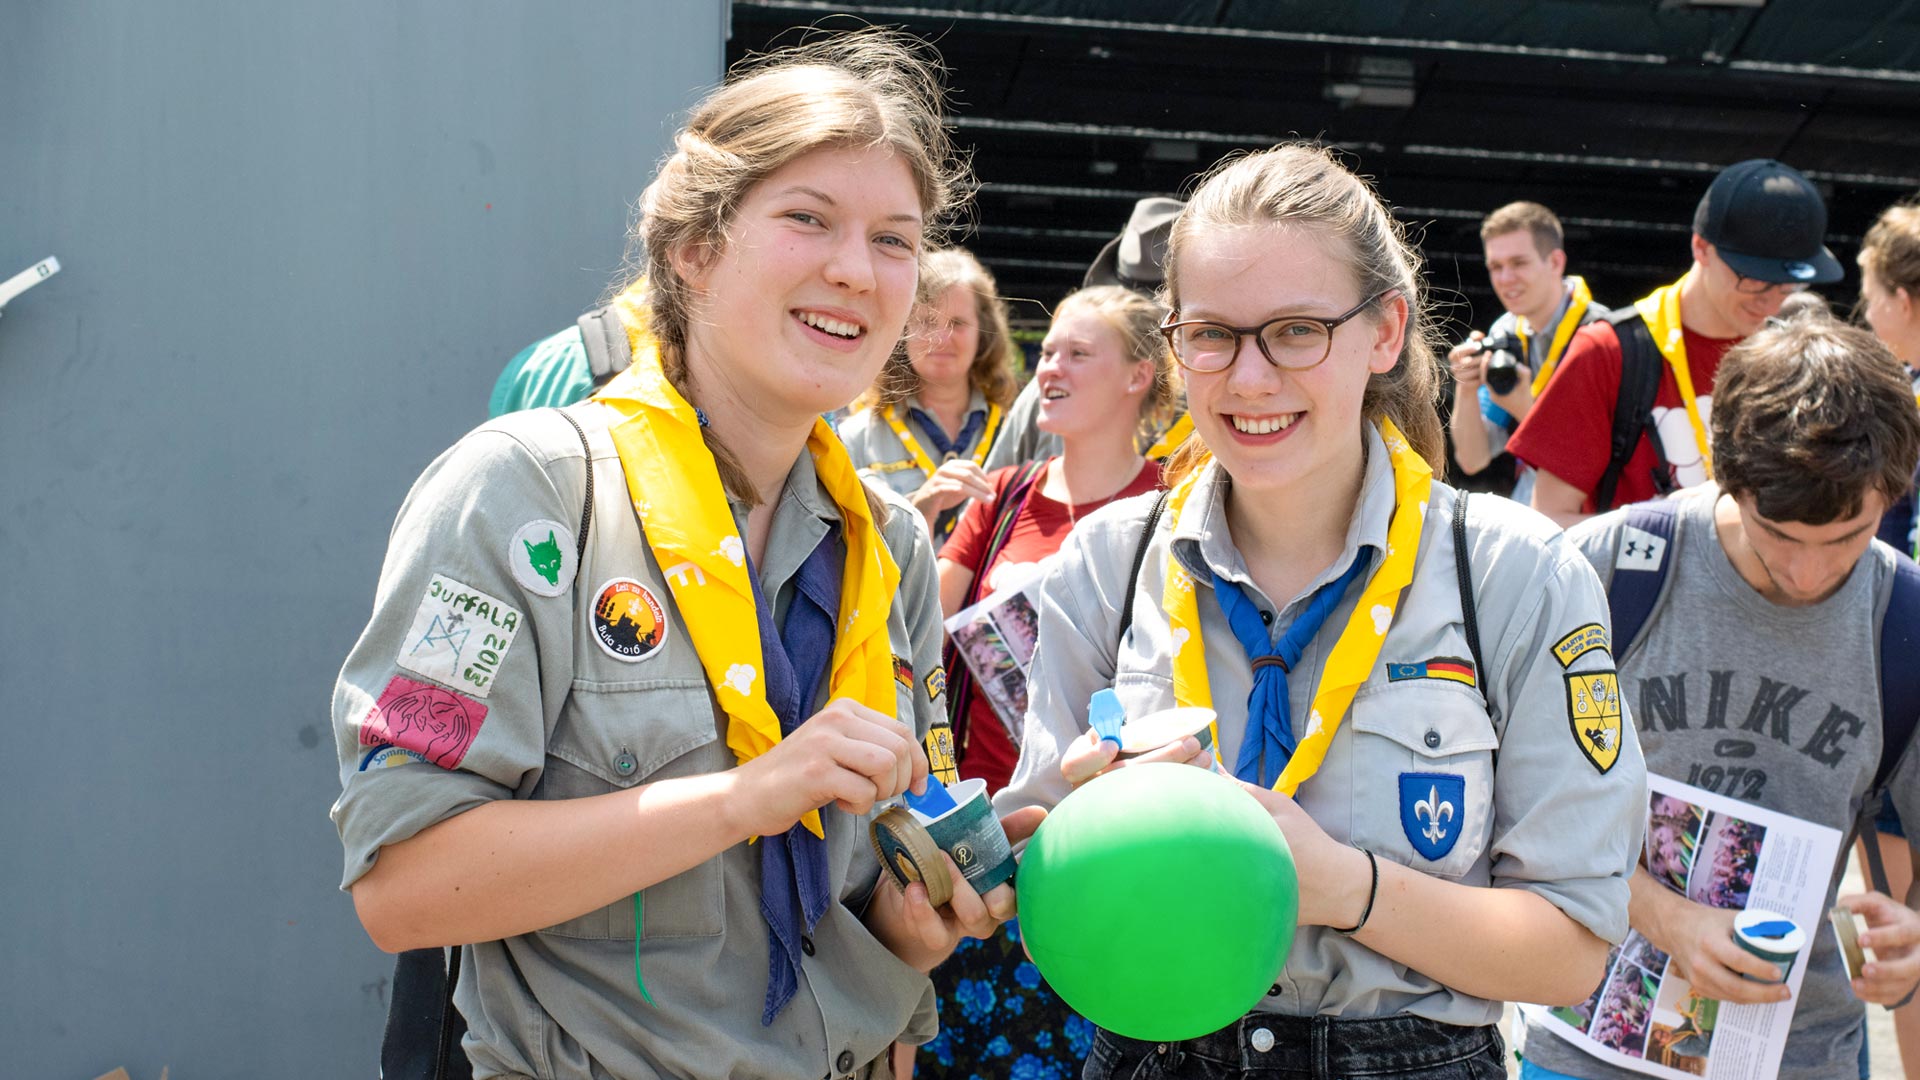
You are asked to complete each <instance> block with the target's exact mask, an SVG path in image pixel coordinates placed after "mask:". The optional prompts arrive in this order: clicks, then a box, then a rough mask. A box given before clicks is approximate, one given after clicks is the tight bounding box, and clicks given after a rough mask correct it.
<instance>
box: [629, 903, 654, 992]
mask: <svg viewBox="0 0 1920 1080" xmlns="http://www.w3.org/2000/svg"><path fill="white" fill-rule="evenodd" d="M641 925H642V924H641V922H640V894H639V893H634V894H633V985H635V986H637V987H639V988H640V1000H642V1001H644V1002H646V1003H647V1004H649V1005H652V1004H653V995H652V994H649V993H647V980H645V979H643V978H641V977H640V927H641ZM655 1008H658V1006H655Z"/></svg>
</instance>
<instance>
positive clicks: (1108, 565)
mask: <svg viewBox="0 0 1920 1080" xmlns="http://www.w3.org/2000/svg"><path fill="white" fill-rule="evenodd" d="M1167 297H1168V300H1169V301H1170V303H1171V306H1172V308H1173V312H1172V314H1171V315H1170V316H1169V317H1168V319H1167V321H1166V323H1165V327H1164V329H1165V333H1166V335H1167V339H1168V341H1169V343H1170V346H1171V348H1172V349H1173V351H1174V356H1175V359H1176V360H1177V361H1178V362H1179V363H1180V365H1181V366H1182V367H1183V368H1184V369H1185V375H1186V384H1187V404H1188V408H1189V409H1190V411H1191V414H1192V417H1193V424H1194V436H1193V438H1192V439H1190V440H1189V441H1188V442H1187V443H1186V445H1185V446H1184V447H1182V449H1181V450H1180V451H1178V452H1176V453H1175V454H1174V455H1173V457H1172V458H1171V459H1170V461H1169V465H1168V477H1167V479H1168V482H1169V483H1170V484H1171V485H1172V492H1171V494H1170V496H1169V498H1168V501H1167V504H1166V507H1165V512H1164V514H1162V515H1160V516H1159V517H1158V519H1157V524H1156V525H1155V526H1154V527H1153V530H1152V532H1151V533H1149V534H1147V535H1145V537H1144V543H1145V545H1146V546H1145V558H1144V561H1143V562H1141V563H1139V571H1138V574H1137V576H1133V574H1132V571H1133V567H1134V565H1135V551H1136V549H1137V548H1138V546H1139V545H1140V544H1141V543H1142V542H1143V536H1142V532H1143V530H1144V529H1146V528H1147V527H1148V522H1149V521H1150V520H1153V518H1152V517H1151V515H1152V509H1151V505H1150V504H1151V502H1152V500H1148V499H1135V500H1128V501H1126V502H1123V503H1120V504H1117V505H1116V506H1115V507H1113V508H1111V509H1109V510H1107V511H1104V512H1102V513H1100V514H1096V515H1094V516H1093V517H1091V518H1088V519H1085V520H1083V521H1081V522H1080V525H1079V527H1078V528H1077V529H1075V531H1074V533H1073V535H1072V536H1070V537H1069V538H1068V540H1067V542H1066V544H1065V546H1064V547H1063V549H1062V552H1061V555H1060V562H1059V564H1058V566H1057V567H1056V568H1055V569H1054V570H1053V572H1052V573H1050V574H1049V576H1048V577H1047V579H1046V583H1045V585H1044V586H1043V588H1042V596H1041V604H1040V643H1041V645H1040V650H1039V651H1038V652H1037V653H1036V654H1035V661H1034V665H1033V668H1032V671H1031V672H1030V684H1029V695H1030V698H1029V711H1028V714H1027V720H1026V725H1025V729H1024V731H1025V735H1024V745H1023V747H1022V753H1021V758H1020V763H1019V766H1018V768H1017V770H1016V771H1015V773H1014V777H1013V780H1012V783H1011V784H1010V785H1009V786H1008V787H1007V788H1006V789H1004V790H1003V791H1002V792H1001V793H1000V795H999V797H998V798H997V799H996V800H995V805H996V807H997V808H1000V809H1002V810H1009V809H1014V808H1021V807H1031V806H1050V805H1052V804H1054V803H1055V802H1057V801H1058V800H1059V799H1061V798H1063V797H1064V796H1065V795H1066V794H1067V792H1068V791H1069V790H1071V788H1072V787H1073V786H1074V785H1075V784H1077V783H1080V782H1083V781H1085V780H1087V779H1090V778H1091V777H1093V776H1094V775H1097V774H1099V773H1100V772H1102V771H1104V770H1105V769H1108V768H1114V767H1120V768H1125V767H1130V765H1131V764H1132V763H1133V762H1146V761H1152V760H1175V761H1189V760H1190V761H1193V762H1194V763H1195V764H1197V765H1200V766H1202V767H1207V768H1212V769H1215V770H1216V771H1220V772H1230V773H1231V774H1232V775H1234V776H1236V777H1237V778H1238V779H1239V780H1240V781H1241V782H1242V783H1243V784H1244V785H1245V787H1246V789H1247V790H1248V791H1249V792H1251V793H1253V794H1254V795H1255V797H1256V798H1258V799H1260V801H1261V802H1262V804H1263V805H1264V806H1266V808H1267V809H1268V810H1269V812H1271V813H1272V815H1273V817H1274V819H1275V821H1276V822H1277V823H1278V824H1279V826H1280V828H1281V830H1282V831H1283V832H1284V833H1285V834H1286V838H1287V841H1288V845H1289V847H1290V848H1291V850H1292V854H1293V859H1294V861H1295V864H1296V866H1297V869H1298V879H1299V890H1300V894H1299V903H1300V908H1299V910H1300V923H1301V925H1300V929H1299V932H1298V934H1297V935H1296V937H1295V938H1294V941H1293V946H1292V951H1291V953H1290V954H1289V956H1288V958H1287V962H1286V966H1285V968H1284V969H1283V971H1282V972H1280V973H1279V975H1278V977H1277V979H1276V981H1275V983H1274V985H1273V987H1272V990H1271V992H1270V993H1269V994H1268V996H1267V997H1266V998H1265V999H1264V1000H1262V1001H1261V1002H1260V1003H1259V1004H1258V1005H1256V1006H1255V1008H1254V1010H1253V1011H1252V1012H1251V1013H1249V1014H1248V1015H1247V1016H1246V1017H1245V1018H1244V1019H1243V1020H1241V1021H1240V1022H1238V1023H1236V1024H1233V1025H1229V1026H1228V1027H1227V1028H1225V1029H1223V1030H1221V1031H1219V1032H1217V1033H1215V1034H1212V1035H1208V1036H1203V1037H1201V1038H1197V1039H1193V1040H1189V1041H1187V1042H1182V1043H1173V1044H1159V1045H1156V1044H1152V1043H1141V1042H1136V1041H1134V1040H1131V1039H1128V1038H1125V1037H1122V1036H1120V1035H1117V1034H1114V1033H1111V1032H1106V1031H1101V1032H1100V1033H1099V1034H1098V1036H1097V1037H1096V1039H1095V1041H1094V1045H1093V1050H1092V1054H1091V1056H1090V1058H1089V1060H1088V1064H1087V1071H1086V1073H1085V1075H1086V1076H1088V1077H1090V1078H1096V1080H1104V1078H1105V1077H1110V1076H1129V1075H1136V1073H1135V1070H1136V1069H1137V1068H1140V1067H1142V1063H1143V1062H1147V1061H1152V1062H1154V1063H1155V1067H1156V1068H1157V1069H1158V1070H1159V1071H1160V1072H1161V1073H1162V1074H1165V1075H1187V1074H1188V1073H1189V1072H1198V1071H1201V1070H1208V1071H1207V1072H1206V1074H1207V1075H1210V1076H1223V1077H1224V1076H1247V1077H1251V1076H1267V1075H1278V1074H1280V1073H1281V1072H1286V1071H1288V1070H1294V1071H1297V1072H1299V1073H1300V1074H1302V1075H1305V1074H1307V1073H1308V1072H1314V1073H1315V1074H1319V1073H1320V1072H1323V1071H1324V1072H1326V1073H1327V1074H1328V1075H1347V1074H1349V1073H1351V1074H1365V1075H1368V1076H1393V1077H1405V1078H1415V1077H1419V1078H1429V1080H1438V1078H1440V1077H1447V1078H1456V1077H1487V1078H1494V1077H1504V1076H1505V1075H1506V1068H1505V1061H1504V1054H1503V1052H1502V1048H1501V1044H1500V1038H1499V1035H1498V1032H1497V1030H1496V1029H1495V1028H1494V1026H1493V1025H1494V1024H1495V1022H1496V1021H1497V1020H1498V1019H1499V1016H1500V1008H1501V1006H1500V1002H1501V1001H1502V1000H1503V999H1514V1000H1523V1001H1549V1002H1561V1001H1565V1002H1577V1001H1579V1000H1582V999H1584V998H1585V997H1586V996H1587V994H1588V993H1589V992H1590V991H1591V990H1592V989H1593V987H1594V985H1595V983H1596V982H1597V981H1598V980H1599V977H1600V975H1601V972H1602V966H1603V964H1604V962H1605V959H1606V955H1607V943H1608V942H1609V941H1615V942H1617V941H1619V940H1621V939H1622V938H1623V937H1624V936H1625V933H1626V914H1627V900H1628V887H1627V879H1628V874H1629V872H1630V871H1631V869H1632V867H1633V865H1634V859H1635V857H1636V856H1637V855H1638V853H1639V850H1640V832H1641V828H1642V822H1643V819H1644V817H1645V812H1646V801H1645V800H1646V792H1645V778H1644V771H1643V767H1642V765H1641V761H1640V757H1639V750H1638V744H1637V743H1636V742H1635V739H1634V735H1633V731H1632V728H1631V727H1630V726H1629V725H1627V724H1626V723H1625V721H1624V712H1623V710H1621V709H1620V708H1619V707H1618V694H1617V692H1616V693H1614V694H1613V695H1612V696H1611V698H1604V699H1603V700H1602V702H1601V704H1602V705H1603V706H1606V711H1605V713H1604V715H1596V717H1595V718H1594V720H1593V721H1592V722H1591V723H1589V724H1588V725H1587V726H1588V727H1589V728H1592V729H1593V730H1594V731H1597V732H1599V734H1598V735H1594V736H1586V737H1583V736H1582V735H1581V734H1580V733H1579V731H1578V730H1575V729H1572V726H1571V725H1570V724H1569V718H1570V715H1571V714H1570V713H1569V712H1568V710H1569V709H1570V708H1571V707H1572V706H1571V705H1570V704H1569V701H1568V693H1567V685H1568V683H1567V676H1568V674H1569V672H1570V671H1571V672H1572V673H1575V674H1583V675H1584V674H1589V673H1590V674H1591V675H1592V676H1593V677H1594V678H1596V679H1598V680H1600V681H1601V682H1607V681H1608V680H1609V679H1610V677H1611V660H1610V658H1609V657H1608V655H1607V653H1606V651H1605V650H1604V649H1595V650H1590V651H1587V652H1585V653H1584V654H1581V655H1578V656H1575V657H1574V658H1573V659H1572V660H1570V661H1568V662H1567V664H1566V665H1563V664H1562V663H1561V661H1560V660H1559V659H1558V658H1556V656H1555V654H1554V652H1553V649H1552V645H1553V644H1554V642H1555V641H1558V640H1563V639H1565V638H1566V637H1567V636H1568V635H1572V634H1576V633H1577V632H1579V631H1581V629H1582V628H1583V627H1591V625H1592V624H1602V625H1604V622H1605V619H1606V601H1605V597H1604V595H1603V594H1602V592H1601V590H1600V586H1599V583H1598V581H1597V580H1596V578H1595V576H1594V574H1593V572H1592V569H1591V567H1589V566H1588V565H1586V563H1585V561H1584V560H1583V559H1582V558H1581V557H1580V555H1579V552H1578V551H1577V550H1575V549H1573V548H1572V547H1570V546H1569V545H1567V544H1566V543H1565V542H1564V541H1563V540H1562V539H1561V537H1560V534H1559V531H1558V530H1557V529H1555V528H1554V527H1553V526H1552V524H1551V523H1550V522H1548V521H1546V520H1545V519H1544V518H1541V517H1540V516H1538V515H1536V514H1534V513H1532V512H1531V511H1528V510H1526V509H1524V508H1522V507H1520V506H1518V505H1516V504H1513V503H1510V502H1507V501H1505V500H1500V499H1488V500H1485V501H1484V503H1482V502H1476V503H1475V504H1474V512H1473V514H1472V516H1471V519H1470V520H1468V521H1466V522H1465V524H1464V528H1463V530H1462V531H1461V532H1459V533H1456V532H1455V526H1454V525H1453V515H1454V511H1455V508H1456V503H1457V499H1458V496H1457V495H1456V493H1455V492H1454V491H1453V490H1452V489H1451V488H1449V487H1447V486H1446V485H1445V484H1443V483H1441V482H1439V481H1438V480H1436V479H1435V478H1434V477H1433V472H1434V470H1435V468H1436V467H1437V465H1438V463H1439V462H1440V461H1441V460H1442V457H1441V454H1442V448H1441V429H1440V420H1439V416H1438V414H1437V413H1436V411H1435V407H1434V398H1435V395H1434V386H1435V378H1436V370H1437V361H1436V357H1435V353H1434V350H1433V347H1432V345H1431V344H1430V340H1429V338H1430V335H1431V329H1430V327H1431V323H1430V314H1429V312H1428V310H1427V307H1426V299H1425V294H1424V289H1423V287H1422V283H1421V275H1420V270H1419V264H1418V259H1417V255H1416V254H1415V252H1414V250H1413V249H1412V248H1411V246H1410V245H1408V244H1407V243H1406V241H1405V239H1404V238H1403V237H1402V235H1401V232H1400V229H1399V227H1398V226H1397V224H1396V223H1395V222H1394V220H1393V218H1392V216H1391V215H1390V213H1389V212H1388V210H1387V208H1386V207H1385V206H1384V205H1383V204H1382V203H1381V202H1380V200H1379V198H1378V197H1377V196H1376V195H1375V194H1374V193H1373V191H1372V190H1371V189H1370V188H1369V187H1368V186H1367V185H1366V183H1365V182H1364V181H1362V180H1360V179H1359V178H1358V177H1356V176H1354V175H1353V174H1352V173H1351V172H1349V171H1348V170H1347V169H1346V168H1344V167H1343V166H1342V165H1341V164H1340V163H1339V162H1338V161H1337V160H1335V158H1334V157H1333V156H1332V154H1331V153H1330V152H1328V151H1326V150H1324V149H1321V148H1316V147H1311V146H1305V145H1288V146H1282V147H1278V148H1276V149H1274V150H1271V151H1267V152H1265V153H1260V154H1253V155H1249V156H1246V157H1241V158H1238V159H1235V160H1232V161H1230V162H1228V163H1225V164H1223V165H1222V166H1220V167H1218V168H1217V169H1216V170H1215V171H1214V172H1213V173H1211V174H1210V175H1209V176H1208V177H1207V178H1206V179H1205V181H1204V182H1203V183H1202V184H1201V186H1200V188H1199V190H1197V191H1196V192H1195V193H1194V196H1193V198H1192V200H1191V201H1190V202H1189V203H1188V204H1187V208H1186V210H1185V212H1184V213H1183V214H1182V215H1181V217H1180V219H1179V221H1178V222H1177V223H1176V225H1175V226H1174V229H1173V233H1172V237H1171V239H1170V241H1169V247H1168V258H1167ZM1456 536H1464V538H1465V541H1466V543H1465V546H1464V548H1458V549H1457V547H1456V543H1455V539H1456ZM1462 567H1464V573H1465V575H1466V582H1467V585H1466V588H1467V590H1468V591H1469V592H1470V595H1471V598H1472V601H1471V602H1472V604H1473V606H1474V613H1475V615H1476V616H1477V618H1467V617H1465V616H1464V612H1463V608H1462V600H1461V593H1462V584H1461V580H1462V579H1461V574H1462V572H1463V571H1462V569H1461V568H1462ZM1130 588H1131V589H1132V590H1133V592H1132V595H1131V598H1129V595H1128V590H1129V589H1130ZM1129 599H1131V608H1132V611H1133V622H1132V624H1131V626H1130V628H1128V629H1126V631H1125V632H1124V634H1123V632H1122V629H1121V627H1120V626H1119V624H1118V618H1119V617H1118V612H1120V611H1121V610H1122V608H1123V607H1125V606H1127V605H1128V603H1129ZM1275 660H1277V661H1278V662H1275ZM1582 685H1585V684H1584V683H1583V684H1582ZM1108 686H1111V687H1112V688H1113V689H1114V691H1115V693H1116V694H1117V695H1118V696H1119V698H1120V700H1121V702H1122V704H1123V705H1124V706H1125V708H1126V711H1127V713H1128V715H1129V716H1142V715H1145V714H1147V713H1149V712H1153V711H1156V710H1159V709H1164V708H1169V707H1173V706H1205V707H1210V708H1212V709H1214V710H1215V711H1216V712H1217V714H1218V721H1217V723H1216V725H1215V730H1214V731H1213V732H1212V733H1211V734H1212V749H1211V750H1209V751H1202V750H1201V749H1200V743H1199V741H1198V740H1195V739H1187V740H1183V741H1182V742H1181V743H1177V744H1174V745H1172V746H1170V747H1168V748H1165V749H1164V750H1162V751H1159V752H1156V753H1154V754H1149V755H1146V756H1143V757H1141V758H1135V759H1130V760H1129V761H1128V762H1121V763H1115V762H1114V760H1113V757H1114V754H1113V751H1112V750H1111V749H1109V748H1108V747H1107V745H1106V744H1104V743H1103V742H1102V741H1101V740H1099V739H1098V738H1097V737H1095V736H1093V735H1092V734H1091V733H1089V732H1088V731H1087V729H1086V724H1085V722H1084V721H1083V720H1082V719H1081V718H1082V717H1084V716H1085V715H1086V711H1087V703H1088V699H1089V698H1090V697H1091V695H1092V694H1093V693H1094V692H1095V691H1096V690H1099V689H1102V688H1104V687H1108ZM1582 700H1585V699H1582ZM1496 747H1498V749H1499V756H1498V761H1497V762H1496V760H1495V755H1494V750H1495V748H1496ZM1216 755H1218V756H1216ZM1443 807H1444V809H1443ZM1409 823H1414V824H1409ZM1416 825H1417V827H1415V826H1416ZM1576 837H1577V838H1578V839H1577V841H1576V840H1575V839H1574V838H1576ZM1218 930H1219V928H1215V927H1195V928H1193V932H1194V933H1215V932H1218ZM1115 948H1125V944H1124V943H1116V944H1115ZM1225 1062H1231V1063H1233V1064H1231V1065H1227V1064H1222V1063H1225Z"/></svg>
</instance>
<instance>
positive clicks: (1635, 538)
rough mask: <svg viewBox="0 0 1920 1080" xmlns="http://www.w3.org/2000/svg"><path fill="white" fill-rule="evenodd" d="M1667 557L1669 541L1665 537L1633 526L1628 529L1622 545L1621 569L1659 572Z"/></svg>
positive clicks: (1622, 539)
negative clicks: (1662, 562)
mask: <svg viewBox="0 0 1920 1080" xmlns="http://www.w3.org/2000/svg"><path fill="white" fill-rule="evenodd" d="M1666 555H1667V541H1666V539H1665V538H1664V537H1660V536H1655V535H1654V534H1652V533H1650V532H1647V531H1646V530H1645V529H1636V528H1634V527H1633V526H1631V525H1629V526H1627V527H1626V532H1625V534H1624V535H1623V536H1622V538H1621V544H1620V566H1619V568H1620V569H1622V570H1658V569H1660V563H1661V561H1662V560H1663V559H1665V558H1666Z"/></svg>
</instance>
